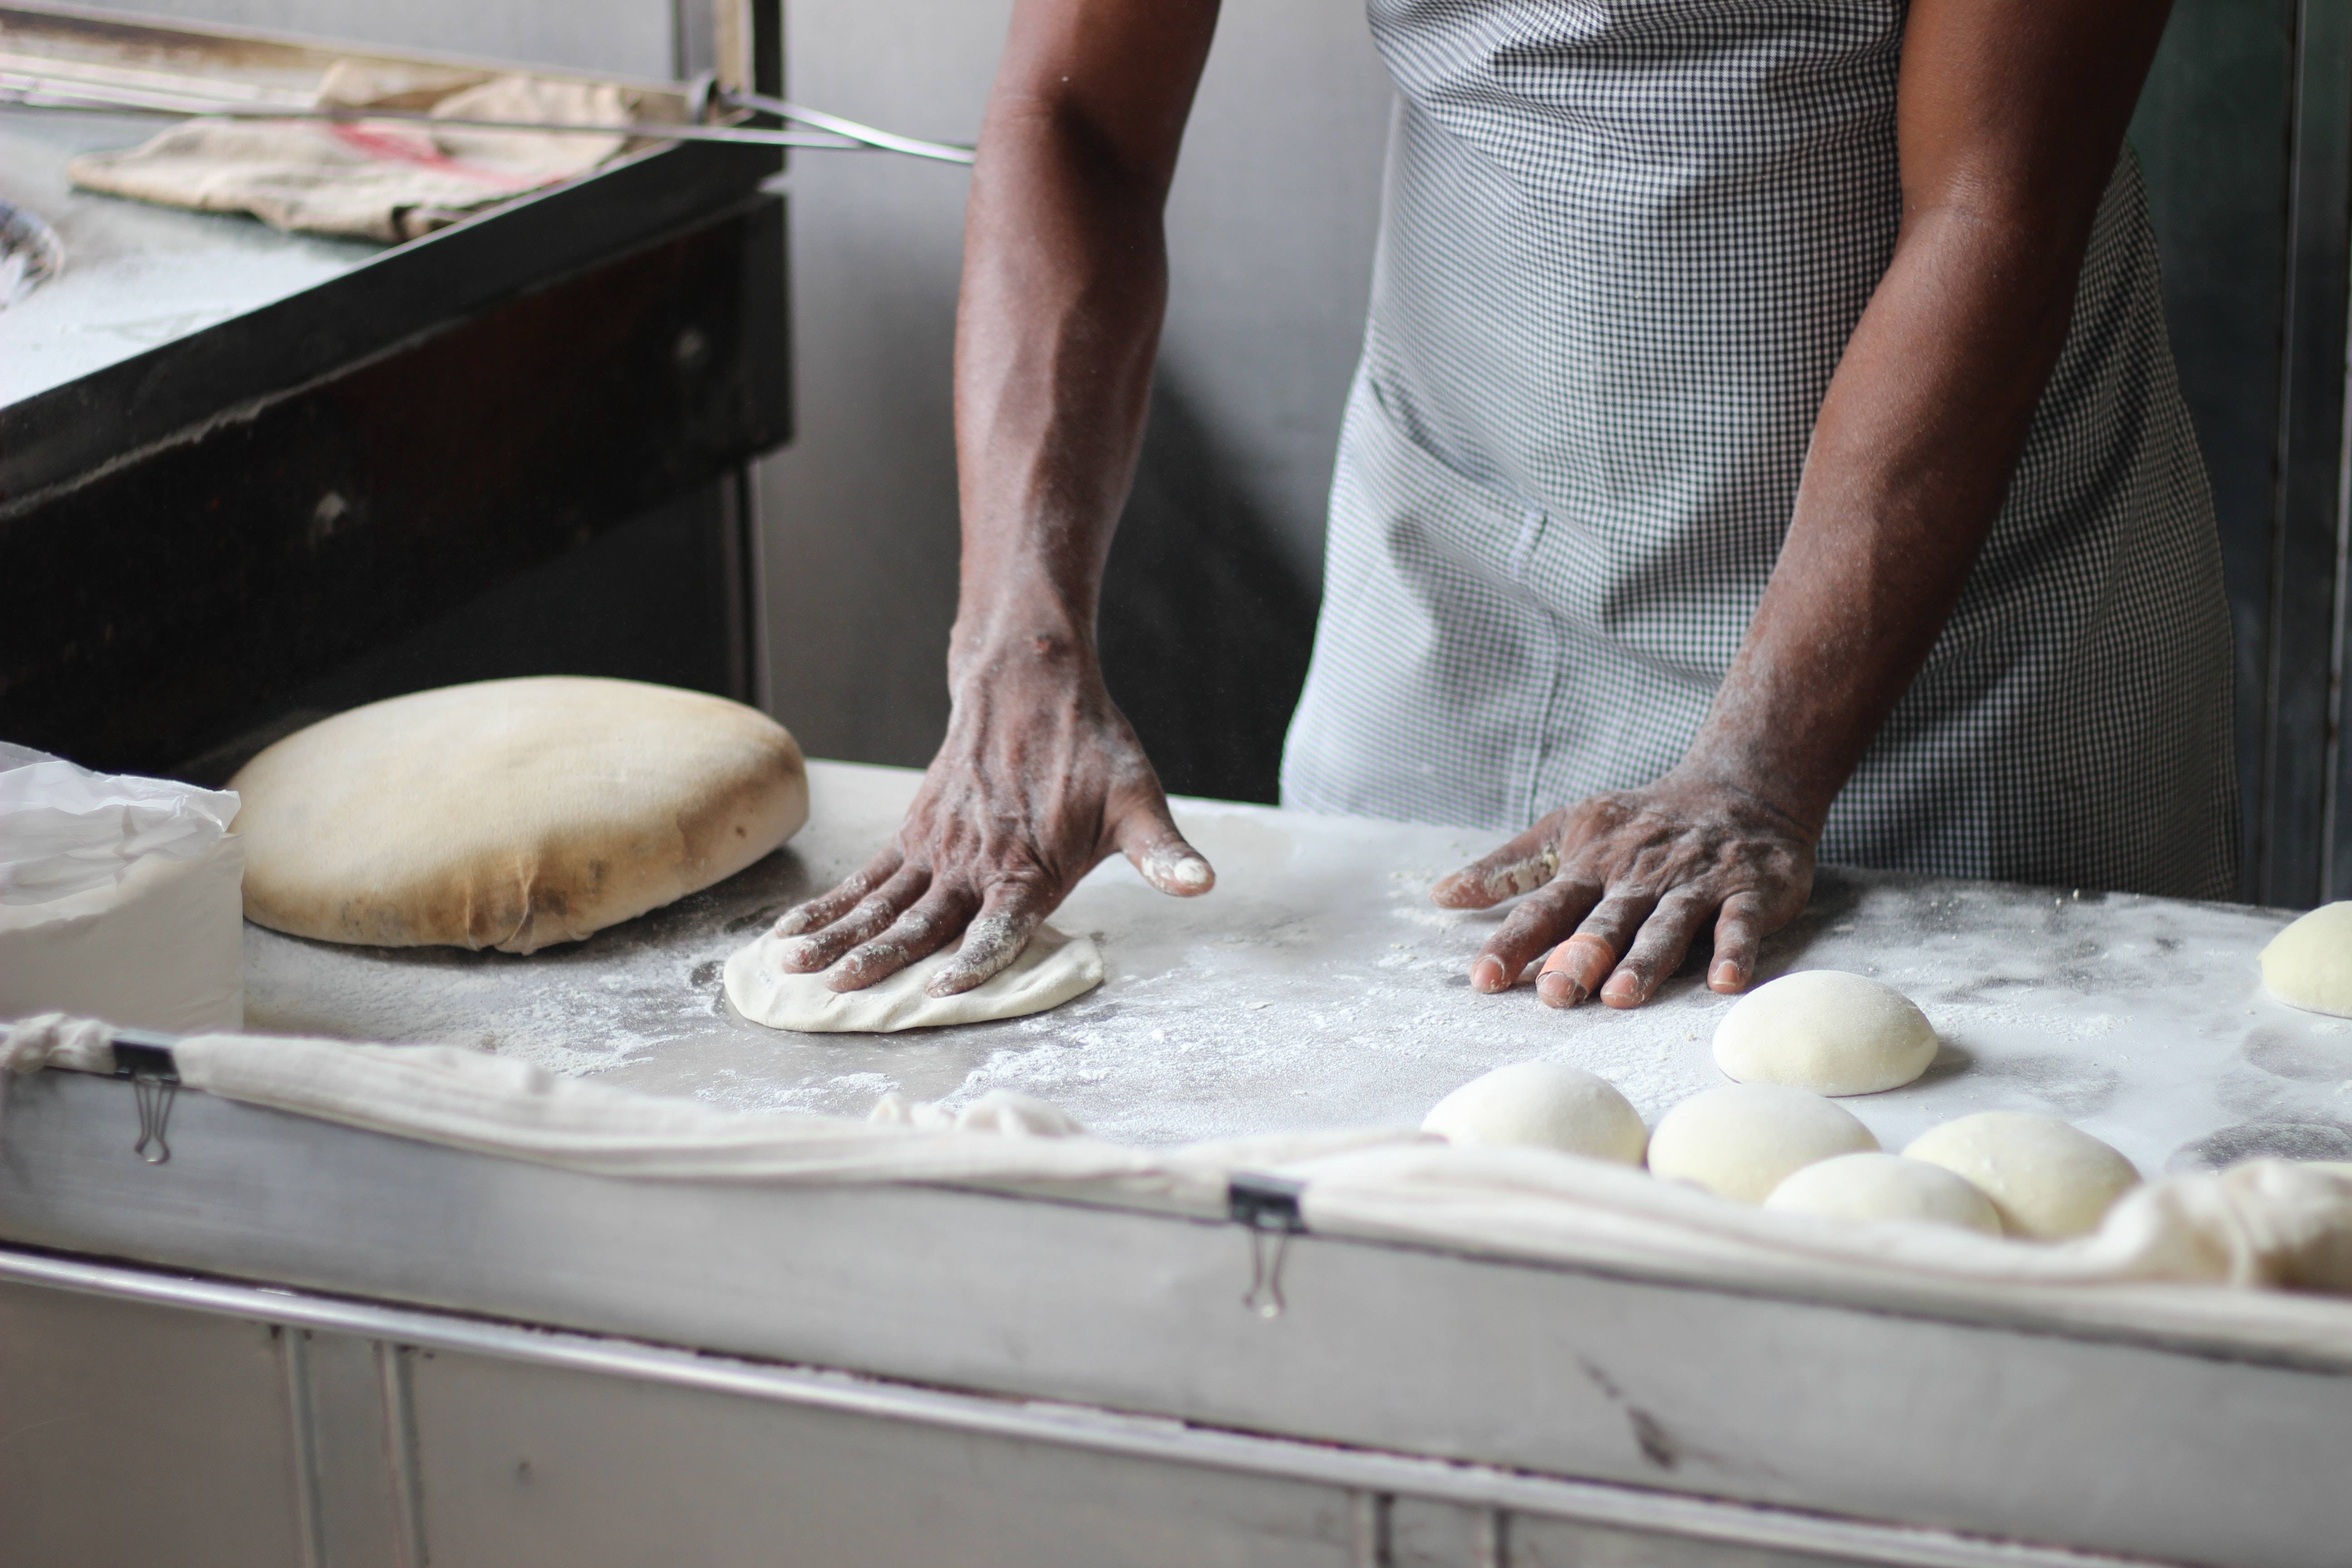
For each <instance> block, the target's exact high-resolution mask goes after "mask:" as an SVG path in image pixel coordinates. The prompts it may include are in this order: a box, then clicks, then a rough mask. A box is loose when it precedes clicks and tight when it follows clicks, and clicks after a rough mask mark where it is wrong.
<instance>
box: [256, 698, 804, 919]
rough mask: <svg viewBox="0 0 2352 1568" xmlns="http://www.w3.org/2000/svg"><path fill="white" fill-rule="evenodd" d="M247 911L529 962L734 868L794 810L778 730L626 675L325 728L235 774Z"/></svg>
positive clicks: (789, 760) (782, 836) (791, 751)
mask: <svg viewBox="0 0 2352 1568" xmlns="http://www.w3.org/2000/svg"><path fill="white" fill-rule="evenodd" d="M229 787H230V788H231V789H234V790H236V792H237V794H238V795H242V796H243V797H244V802H245V804H244V808H243V809H242V810H241V811H240V812H239V813H238V815H237V818H236V831H237V832H238V833H241V834H243V835H244V836H245V840H246V871H245V912H246V917H247V919H248V920H251V921H254V922H255V923H257V924H258V925H265V926H268V927H269V928H270V929H271V930H272V931H288V932H290V933H291V934H293V935H296V936H307V937H316V938H318V939H320V940H321V941H325V942H361V943H366V944H370V945H373V946H379V947H414V946H421V945H425V944H433V943H446V944H447V945H450V946H455V947H471V948H483V947H494V948H498V949H499V950H501V951H502V952H537V951H538V950H539V949H541V948H542V947H546V946H549V945H550V944H551V943H554V942H577V941H579V940H580V939H581V938H582V937H584V936H587V935H589V934H590V933H591V932H593V931H601V930H603V929H604V927H606V926H609V925H614V924H617V923H618V922H620V921H625V920H628V919H630V918H631V917H633V916H635V915H641V914H643V913H645V912H646V910H651V909H657V908H659V907H660V906H661V905H663V904H667V903H668V902H670V901H671V900H676V899H680V898H683V897H685V896H686V895H687V894H688V893H691V892H693V891H695V890H696V889H700V888H707V887H709V885H710V884H712V883H713V882H717V881H719V880H721V879H725V878H728V877H731V876H733V875H734V874H735V873H736V872H738V871H740V870H741V869H742V868H744V867H746V866H749V865H750V864H751V862H753V861H754V860H757V859H759V858H761V856H763V855H766V854H767V853H768V852H769V851H770V850H772V849H774V848H775V847H777V846H779V845H781V844H782V843H783V842H784V840H786V839H787V838H790V837H792V836H793V833H795V832H796V831H798V830H799V828H800V826H801V824H802V823H803V822H805V821H807V820H808V775H807V771H806V769H805V767H804V766H803V763H802V761H801V750H800V747H799V745H798V744H796V743H795V742H793V738H792V736H791V734H790V733H789V732H787V731H785V729H784V727H783V726H782V725H781V724H779V723H777V722H776V721H774V720H772V719H771V718H769V717H768V716H767V715H766V714H764V713H761V712H759V711H758V710H754V709H751V708H746V707H744V706H743V705H742V704H741V703H740V702H730V701H728V700H726V699H725V698H722V697H712V696H709V695H708V694H706V693H703V692H699V691H681V690H678V689H675V688H672V687H667V686H648V685H646V684H643V683H641V682H638V681H634V680H602V679H587V678H584V677H576V676H541V677H534V678H531V679H521V680H487V681H481V682H478V683H477V684H474V685H470V686H451V687H446V688H443V689H440V690H437V691H419V692H415V693H414V694H412V695H410V696H407V697H395V698H393V699H391V700H389V701H384V702H373V703H370V704H369V705H367V706H366V707H364V708H354V709H352V710H351V711H350V712H348V713H339V714H337V715H336V716H335V717H334V718H331V719H326V720H321V721H320V722H318V723H316V724H313V725H311V726H310V728H309V729H307V730H302V731H298V732H296V733H294V734H292V735H289V736H288V737H287V738H286V739H284V740H282V741H280V742H278V743H277V744H276V745H274V746H271V747H270V748H269V749H268V750H267V751H265V752H262V753H261V754H260V755H258V756H257V757H255V758H254V759H253V761H251V762H250V763H247V764H246V765H245V767H244V768H243V769H242V770H240V771H239V772H238V773H237V775H236V777H235V778H234V779H232V780H230V781H229Z"/></svg>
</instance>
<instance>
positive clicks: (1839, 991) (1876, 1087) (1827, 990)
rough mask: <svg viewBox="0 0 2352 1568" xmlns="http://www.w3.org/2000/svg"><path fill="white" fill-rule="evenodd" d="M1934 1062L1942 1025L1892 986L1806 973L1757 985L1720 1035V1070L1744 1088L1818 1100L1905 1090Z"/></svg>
mask: <svg viewBox="0 0 2352 1568" xmlns="http://www.w3.org/2000/svg"><path fill="white" fill-rule="evenodd" d="M1935 1059H1936V1026H1934V1025H1932V1024H1930V1023H1928V1022H1927V1015H1926V1014H1925V1013H1922V1012H1921V1011H1919V1009H1918V1008H1916V1007H1915V1006H1913V1005H1911V999H1910V998H1909V997H1907V996H1906V995H1904V994H1903V993H1902V992H1900V991H1897V990H1896V989H1895V987H1893V986H1892V985H1886V984H1881V983H1879V982H1878V981H1875V980H1873V979H1871V978H1870V977H1869V976H1867V975H1863V974H1846V973H1841V972H1840V971H1838V970H1834V969H1808V970H1803V971H1801V972H1799V973H1795V974H1784V975H1782V976H1780V979H1778V980H1774V981H1771V982H1769V983H1768V984H1763V985H1759V986H1758V987H1757V988H1756V989H1755V990H1753V991H1751V992H1749V993H1748V994H1747V995H1745V996H1743V997H1741V998H1740V999H1739V1001H1738V1004H1737V1005H1735V1006H1733V1008H1732V1009H1731V1011H1729V1012H1728V1013H1726V1014H1725V1015H1724V1016H1723V1022H1722V1023H1720V1024H1718V1025H1717V1026H1716V1030H1715V1065H1716V1066H1717V1067H1719V1068H1722V1069H1723V1071H1724V1073H1725V1075H1726V1076H1727V1077H1728V1078H1732V1079H1737V1080H1738V1081H1739V1082H1741V1083H1780V1084H1787V1085H1788V1086H1789V1087H1790V1088H1791V1089H1811V1090H1812V1091H1813V1092H1814V1093H1815V1094H1877V1093H1879V1092H1880V1091H1882V1090H1884V1089H1900V1088H1902V1087H1903V1086H1904V1085H1905V1084H1906V1083H1909V1082H1910V1081H1911V1080H1912V1079H1916V1078H1917V1077H1918V1076H1919V1075H1920V1074H1921V1073H1923V1072H1926V1071H1927V1064H1928V1063H1929V1062H1931V1061H1934V1060H1935Z"/></svg>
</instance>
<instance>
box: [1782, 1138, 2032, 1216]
mask: <svg viewBox="0 0 2352 1568" xmlns="http://www.w3.org/2000/svg"><path fill="white" fill-rule="evenodd" d="M1764 1206H1765V1207H1766V1208H1768V1209H1783V1210H1786V1211H1788V1212H1789V1213H1790V1214H1818V1215H1829V1216H1830V1217H1831V1218H1832V1219H1879V1220H1885V1219H1902V1220H1920V1221H1925V1222H1926V1223H1927V1224H1930V1225H1956V1226H1959V1227H1960V1228H1961V1229H1963V1230H1976V1231H1982V1232H1983V1233H1984V1234H1985V1235H1987V1236H1999V1235H2000V1215H1997V1214H1995V1213H1994V1212H1993V1207H1992V1200H1991V1199H1990V1198H1988V1197H1986V1196H1985V1195H1984V1194H1982V1193H1980V1192H1979V1191H1977V1190H1976V1188H1975V1187H1973V1186H1971V1185H1969V1183H1968V1182H1967V1181H1966V1180H1964V1179H1963V1178H1961V1177H1959V1176H1956V1175H1954V1174H1953V1173H1951V1172H1949V1171H1947V1170H1945V1169H1944V1168H1943V1167H1942V1166H1941V1165H1930V1164H1929V1163H1927V1162H1926V1161H1925V1160H1906V1159H1905V1158H1903V1157H1902V1156H1901V1155H1899V1154H1840V1155H1839V1156H1838V1157H1837V1158H1836V1159H1834V1160H1823V1161H1822V1163H1819V1164H1817V1165H1808V1166H1806V1167H1805V1168H1804V1169H1803V1170H1801V1171H1799V1172H1796V1173H1794V1174H1792V1175H1790V1177H1789V1178H1788V1180H1786V1181H1784V1182H1782V1183H1781V1184H1780V1185H1779V1186H1777V1187H1774V1188H1773V1189H1772V1195H1771V1196H1770V1197H1769V1198H1766V1199H1765V1200H1764Z"/></svg>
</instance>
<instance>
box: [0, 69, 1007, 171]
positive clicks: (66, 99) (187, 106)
mask: <svg viewBox="0 0 2352 1568" xmlns="http://www.w3.org/2000/svg"><path fill="white" fill-rule="evenodd" d="M717 97H718V99H719V101H721V102H724V103H727V104H729V105H730V106H732V107H736V108H740V109H745V110H751V111H753V112H755V113H761V114H772V115H775V116H776V117H777V118H779V119H782V120H790V121H794V122H796V123H799V124H802V125H808V126H814V127H815V128H816V132H817V133H814V134H813V133H811V132H805V131H780V130H771V129H768V128H766V127H762V126H750V125H703V124H696V123H690V122H685V121H632V122H630V123H627V124H623V125H580V124H572V123H568V122H560V121H520V120H477V119H470V118H467V117H463V116H457V115H444V114H434V113H431V112H428V111H426V110H415V109H373V108H366V107H361V106H356V105H350V106H346V105H341V104H330V105H320V106H314V107H310V108H297V107H290V106H283V105H275V104H261V103H253V102H250V101H236V100H210V99H205V98H201V97H197V96H195V95H194V94H184V93H173V92H165V91H151V90H142V89H136V88H109V89H106V90H104V91H96V90H92V89H89V88H87V87H84V86H82V85H81V84H79V83H77V82H73V81H70V80H67V81H60V80H58V79H52V78H47V77H43V76H39V75H35V74H31V73H27V72H23V71H0V107H11V108H18V109H36V110H58V111H65V112H76V113H86V114H143V115H154V116H159V117H169V118H173V119H180V118H185V117H191V116H200V117H204V118H210V119H222V120H309V121H326V122H329V123H332V124H346V125H348V124H355V123H358V122H360V121H399V122H403V123H408V124H415V125H430V126H439V127H443V128H445V129H450V130H467V131H529V132H537V133H541V134H546V135H557V136H565V135H570V136H629V137H641V138H645V139H646V140H650V141H658V142H737V143H740V144H744V145H750V146H758V147H801V148H806V149H809V150H811V151H814V152H833V153H862V152H870V151H882V152H890V153H904V154H906V155H908V156H909V157H915V158H929V159H932V160H934V161H936V162H940V163H971V160H972V150H971V148H969V147H960V146H956V145H953V144H951V143H949V142H925V141H922V140H920V139H919V138H916V137H912V136H900V135H898V134H897V133H896V132H888V131H880V130H877V129H876V128H875V127H873V126H871V125H862V124H860V123H858V122H857V121H854V120H844V119H842V118H841V117H840V116H838V115H833V114H827V113H825V112H824V110H815V109H805V108H802V107H800V106H799V105H796V104H789V103H786V102H784V101H783V100H781V99H772V98H765V97H761V96H760V95H758V94H754V93H732V92H721V93H719V94H718V95H717Z"/></svg>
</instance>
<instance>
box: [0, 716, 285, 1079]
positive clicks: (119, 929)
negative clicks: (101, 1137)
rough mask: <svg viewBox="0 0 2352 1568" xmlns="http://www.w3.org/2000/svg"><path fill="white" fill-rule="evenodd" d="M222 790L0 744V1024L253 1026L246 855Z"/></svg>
mask: <svg viewBox="0 0 2352 1568" xmlns="http://www.w3.org/2000/svg"><path fill="white" fill-rule="evenodd" d="M237 805H238V801H237V798H236V795H234V794H231V793H230V792H228V791H226V790H205V789H198V788H196V787H195V786H194V785H193V784H176V783H173V782H172V781H171V780H168V779H145V778H118V777H113V776H110V775H108V774H105V773H91V772H89V770H88V769H85V768H79V767H77V766H75V765H74V764H73V763H68V762H62V761H59V760H58V758H56V757H52V756H50V755H48V754H47V752H36V751H32V750H29V749H28V748H26V747H23V746H11V745H7V744H5V742H0V1019H11V1018H23V1017H29V1016H32V1015H34V1014H36V1013H49V1012H60V1011H62V1012H68V1013H75V1014H79V1015H80V1016H85V1017H95V1018H103V1019H105V1020H106V1021H107V1022H108V1023H110V1024H118V1025H122V1026H127V1027H131V1028H142V1029H157V1030H162V1031H164V1032H166V1033H170V1034H193V1033H197V1032H200V1031H205V1030H214V1029H236V1028H240V1027H242V1026H244V1023H245V910H244V893H243V889H244V882H245V844H244V841H243V840H242V839H240V838H238V837H236V835H235V834H233V833H231V832H230V831H229V830H228V829H229V824H230V823H231V822H233V821H234V820H236V811H237Z"/></svg>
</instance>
